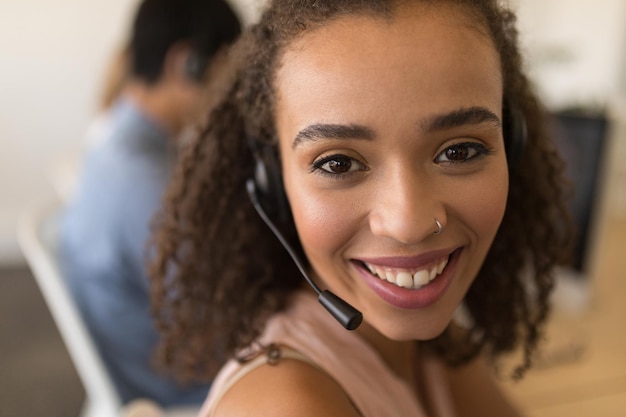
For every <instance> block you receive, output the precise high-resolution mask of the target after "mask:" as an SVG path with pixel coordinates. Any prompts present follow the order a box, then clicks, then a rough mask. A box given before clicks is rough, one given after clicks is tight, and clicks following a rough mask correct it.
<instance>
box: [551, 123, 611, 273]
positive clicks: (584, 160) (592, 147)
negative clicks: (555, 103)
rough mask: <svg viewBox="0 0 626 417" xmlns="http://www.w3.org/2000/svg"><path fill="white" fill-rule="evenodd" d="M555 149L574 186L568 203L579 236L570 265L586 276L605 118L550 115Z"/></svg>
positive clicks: (604, 138) (600, 178) (597, 191)
mask: <svg viewBox="0 0 626 417" xmlns="http://www.w3.org/2000/svg"><path fill="white" fill-rule="evenodd" d="M551 121H552V123H551V128H552V133H553V137H554V140H555V143H556V147H557V149H558V151H559V152H560V154H561V156H562V157H563V158H564V160H565V163H566V175H567V177H568V179H569V180H570V181H571V182H572V187H573V196H572V198H571V199H570V201H569V208H570V210H571V213H572V220H573V222H574V226H575V228H576V236H575V241H574V246H573V252H572V254H571V255H572V256H571V259H572V264H571V265H570V266H571V267H572V268H573V269H574V270H575V271H576V272H578V273H579V274H578V275H579V276H582V277H585V276H587V274H586V273H587V272H588V271H587V268H588V265H587V264H588V261H589V255H590V249H591V247H590V244H591V243H592V242H591V239H592V232H593V226H594V220H595V219H596V217H597V214H598V213H597V212H598V208H599V204H598V203H599V198H600V191H601V186H602V184H601V180H602V166H603V160H604V149H605V148H606V146H605V145H606V143H607V132H608V127H609V123H608V120H607V118H606V116H605V115H603V114H588V113H585V112H581V111H561V112H555V113H552V115H551Z"/></svg>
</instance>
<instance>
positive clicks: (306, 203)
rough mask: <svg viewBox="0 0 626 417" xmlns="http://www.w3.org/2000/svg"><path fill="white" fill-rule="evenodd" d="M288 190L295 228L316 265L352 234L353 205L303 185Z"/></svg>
mask: <svg viewBox="0 0 626 417" xmlns="http://www.w3.org/2000/svg"><path fill="white" fill-rule="evenodd" d="M289 194H290V198H289V200H290V201H291V211H292V213H293V217H294V221H295V224H296V229H297V230H298V235H299V237H300V242H301V243H302V246H303V247H304V250H305V252H306V254H307V256H308V257H309V261H311V263H313V264H314V265H315V264H316V263H318V262H324V259H330V258H331V257H332V256H333V255H334V254H335V253H337V252H338V251H339V250H340V249H341V247H342V246H343V245H344V244H345V243H346V241H348V240H350V237H351V236H352V235H353V233H352V232H353V231H352V227H351V213H354V210H353V205H351V204H346V201H345V200H344V201H334V198H333V197H332V196H329V195H328V193H323V192H319V193H316V192H311V190H304V187H303V188H301V189H299V190H293V191H292V192H290V193H289ZM342 200H343V199H342Z"/></svg>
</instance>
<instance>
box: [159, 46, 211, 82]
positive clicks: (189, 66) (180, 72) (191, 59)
mask: <svg viewBox="0 0 626 417" xmlns="http://www.w3.org/2000/svg"><path fill="white" fill-rule="evenodd" d="M205 69H206V62H204V60H202V59H201V56H200V55H199V54H198V53H197V52H195V51H194V50H193V48H191V45H189V44H188V43H176V44H174V45H173V46H172V47H170V49H169V50H168V51H167V54H166V55H165V62H164V64H163V76H164V78H166V79H169V80H175V81H179V82H180V81H183V82H186V83H188V82H193V83H197V82H199V81H201V80H202V78H203V75H204V73H205Z"/></svg>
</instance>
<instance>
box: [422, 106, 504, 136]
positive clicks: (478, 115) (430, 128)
mask: <svg viewBox="0 0 626 417" xmlns="http://www.w3.org/2000/svg"><path fill="white" fill-rule="evenodd" d="M482 123H490V124H492V125H494V126H495V127H500V126H502V122H501V121H500V118H499V117H498V116H496V115H495V113H493V112H492V111H491V110H488V109H486V108H484V107H468V108H463V109H459V110H454V111H452V112H450V113H446V114H442V115H439V116H435V117H433V118H432V119H427V120H425V121H423V122H422V123H420V128H421V130H422V131H424V132H429V133H430V132H434V131H438V130H446V129H453V128H455V127H460V126H466V125H478V124H482Z"/></svg>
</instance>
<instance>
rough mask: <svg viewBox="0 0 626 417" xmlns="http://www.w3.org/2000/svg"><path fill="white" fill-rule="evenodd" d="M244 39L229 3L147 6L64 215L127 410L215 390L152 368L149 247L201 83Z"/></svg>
mask: <svg viewBox="0 0 626 417" xmlns="http://www.w3.org/2000/svg"><path fill="white" fill-rule="evenodd" d="M240 30H241V25H240V22H239V19H238V18H237V16H236V14H235V13H234V12H233V10H232V9H231V8H230V7H229V5H228V4H227V3H225V1H224V0H144V1H142V2H141V4H140V5H139V7H138V9H137V12H136V15H135V17H134V21H133V26H132V33H131V37H130V41H129V44H128V50H127V52H124V53H127V56H126V57H124V55H123V54H124V53H123V54H122V55H120V57H121V63H122V64H121V65H122V69H123V68H124V65H125V64H124V60H125V59H126V60H127V61H126V65H127V69H128V74H127V75H126V76H121V77H117V79H119V80H121V84H120V85H119V87H118V88H119V93H118V94H115V95H114V96H113V97H114V98H113V99H112V100H113V102H112V103H111V104H110V107H109V108H108V109H107V110H106V118H105V119H103V120H104V121H105V122H104V123H105V126H100V127H99V129H98V130H97V132H98V133H97V134H98V135H100V137H97V138H94V137H92V138H90V140H91V141H93V144H94V145H93V146H92V147H90V150H89V152H88V154H87V156H86V160H85V163H84V165H83V167H82V168H81V174H80V175H81V176H80V178H79V181H78V184H77V188H76V190H75V193H74V194H73V195H72V197H71V199H70V201H69V202H68V205H67V207H66V210H65V212H64V213H63V218H62V221H61V223H62V225H61V233H60V235H61V236H60V238H61V242H60V244H61V256H62V264H63V272H64V275H65V276H66V277H67V280H68V283H69V285H70V288H71V290H72V293H73V296H74V297H75V299H76V302H77V304H78V306H79V308H80V310H81V313H82V314H83V316H84V319H85V321H86V323H87V326H88V327H89V330H90V332H91V333H92V335H93V337H94V339H95V341H96V344H97V346H98V348H99V350H100V353H101V355H102V357H103V359H104V361H105V364H106V366H107V368H108V370H109V372H110V374H111V375H112V378H113V380H114V383H115V385H116V388H117V390H118V392H119V394H120V396H121V398H122V401H124V402H128V401H130V400H132V399H135V398H149V399H151V400H154V401H156V402H157V403H159V404H161V405H163V406H172V405H193V404H198V403H200V402H201V401H202V400H203V399H204V398H205V397H206V394H207V391H208V389H209V385H207V384H196V385H193V386H191V385H187V386H181V385H179V384H177V383H176V381H175V380H174V379H173V378H170V377H169V376H167V375H165V374H162V373H161V372H160V371H159V369H157V368H156V366H155V365H154V363H153V360H152V353H153V350H154V348H155V346H156V345H157V339H158V335H157V330H156V327H155V324H154V322H153V318H152V316H151V313H150V299H149V285H150V283H149V281H148V278H147V275H146V273H145V261H146V256H145V255H146V253H145V244H146V241H147V238H148V234H149V228H150V221H151V218H152V216H153V214H154V213H155V212H156V211H157V210H158V208H159V206H160V204H161V199H162V196H163V192H164V190H165V188H166V185H167V183H168V181H169V178H170V168H171V167H172V164H173V162H174V160H175V159H176V155H177V148H179V147H180V146H181V133H182V132H183V131H184V130H185V129H186V128H187V127H188V126H190V125H191V123H193V122H194V121H195V120H196V118H197V115H199V114H201V110H202V108H203V106H202V103H203V102H204V99H205V98H206V91H205V90H204V89H203V85H204V83H203V81H205V79H206V78H207V77H209V76H210V69H211V67H212V66H213V65H214V64H215V61H217V60H219V55H220V54H219V52H220V51H221V50H222V49H223V47H224V46H225V45H227V44H229V43H231V42H233V41H234V40H235V39H236V37H237V36H238V35H239V33H240ZM122 73H123V71H122ZM118 75H119V74H118ZM105 106H106V105H105ZM182 343H184V341H182Z"/></svg>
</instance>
